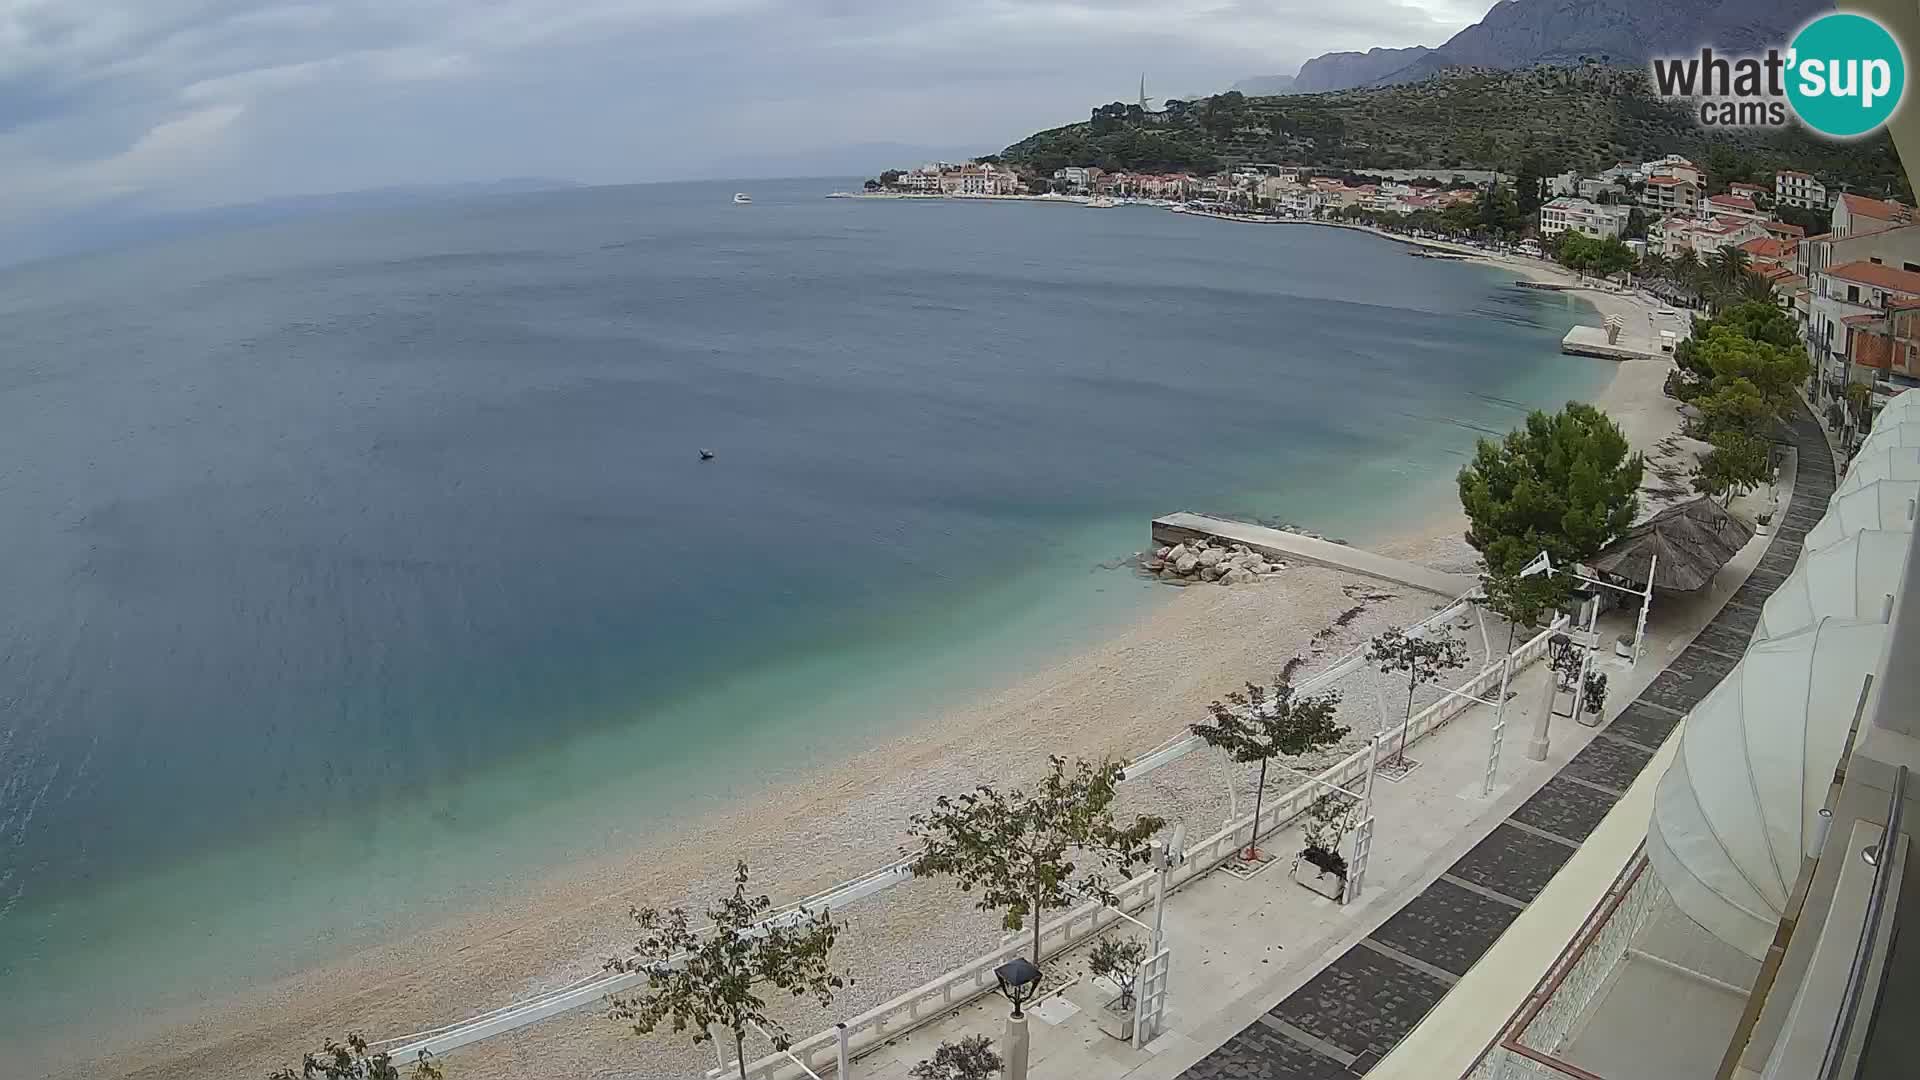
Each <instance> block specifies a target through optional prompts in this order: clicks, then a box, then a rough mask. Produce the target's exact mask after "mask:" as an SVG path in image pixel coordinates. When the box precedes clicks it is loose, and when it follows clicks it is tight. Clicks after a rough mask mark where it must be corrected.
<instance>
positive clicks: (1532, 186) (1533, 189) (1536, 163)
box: [1513, 154, 1548, 221]
mask: <svg viewBox="0 0 1920 1080" xmlns="http://www.w3.org/2000/svg"><path fill="white" fill-rule="evenodd" d="M1547 172H1548V170H1547V166H1546V163H1545V162H1544V161H1542V160H1541V159H1540V156H1539V155H1538V154H1528V155H1527V156H1526V157H1524V158H1521V159H1520V168H1519V169H1518V170H1517V171H1516V172H1515V174H1514V177H1513V202H1514V207H1515V209H1516V210H1517V211H1518V212H1519V214H1520V216H1521V217H1523V218H1526V219H1527V220H1529V221H1531V220H1533V219H1534V218H1535V216H1536V215H1538V214H1539V213H1540V204H1541V203H1543V202H1545V201H1546V177H1547Z"/></svg>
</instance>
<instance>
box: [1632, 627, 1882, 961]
mask: <svg viewBox="0 0 1920 1080" xmlns="http://www.w3.org/2000/svg"><path fill="white" fill-rule="evenodd" d="M1885 634H1886V627H1885V626H1884V625H1882V624H1881V623H1878V622H1841V621H1839V620H1835V619H1825V620H1822V621H1821V622H1820V623H1818V624H1817V625H1815V626H1814V627H1812V628H1811V629H1807V630H1802V631H1800V632H1798V633H1794V634H1786V635H1783V636H1781V637H1776V638H1771V639H1769V640H1767V641H1762V642H1757V643H1755V644H1754V645H1752V646H1751V647H1749V648H1748V649H1747V654H1746V657H1745V658H1744V659H1743V660H1741V661H1740V663H1739V664H1738V665H1736V666H1735V667H1734V669H1733V671H1731V672H1730V673H1728V675H1727V677H1726V679H1725V680H1724V681H1723V682H1721V683H1720V685H1719V686H1717V687H1715V688H1714V689H1713V692H1712V693H1709V694H1708V695H1707V696H1706V698H1705V700H1703V701H1701V702H1700V704H1699V705H1697V706H1695V707H1694V710H1693V712H1692V713H1690V714H1688V717H1687V722H1686V726H1685V727H1684V728H1683V729H1682V732H1681V736H1680V750H1679V753H1678V754H1677V755H1676V756H1675V757H1674V759H1673V764H1672V765H1670V766H1668V768H1667V772H1666V775H1665V776H1662V777H1661V778H1660V787H1659V790H1658V792H1657V793H1656V794H1655V796H1654V806H1653V821H1652V822H1651V824H1650V825H1649V827H1648V829H1647V858H1648V860H1649V862H1650V863H1651V864H1652V866H1653V871H1654V873H1655V874H1657V875H1658V876H1659V878H1660V883H1661V884H1662V885H1664V886H1666V889H1667V892H1668V894H1669V895H1671V896H1672V897H1673V901H1674V903H1675V905H1677V906H1678V907H1679V908H1680V910H1681V911H1683V912H1685V913H1686V914H1687V916H1688V917H1689V918H1691V919H1692V920H1693V921H1694V922H1696V923H1699V924H1700V925H1701V926H1702V927H1704V928H1705V929H1706V930H1707V931H1708V932H1710V933H1711V934H1713V936H1714V937H1717V938H1719V939H1720V940H1721V941H1724V942H1726V943H1727V944H1729V945H1731V946H1733V947H1734V948H1736V949H1739V950H1740V951H1741V952H1743V953H1745V954H1746V955H1748V956H1751V957H1753V958H1754V959H1755V960H1760V959H1763V958H1764V957H1765V955H1766V951H1767V946H1768V944H1770V943H1771V942H1772V940H1773V936H1774V931H1775V929H1776V928H1777V927H1778V925H1779V922H1780V915H1781V912H1783V911H1784V910H1785V909H1786V905H1787V894H1788V893H1789V892H1791V891H1792V889H1793V883H1794V879H1795V878H1796V877H1797V876H1798V875H1799V872H1800V860H1801V859H1802V858H1803V857H1806V856H1811V855H1813V854H1815V853H1817V852H1818V851H1819V849H1820V843H1821V842H1822V840H1823V839H1824V837H1823V835H1822V829H1821V818H1820V808H1821V806H1822V805H1823V804H1824V803H1825V801H1826V797H1827V788H1828V786H1829V785H1830V784H1831V783H1832V781H1833V771H1834V768H1835V767H1836V766H1837V765H1839V763H1840V755H1841V752H1842V751H1843V750H1844V749H1845V745H1846V740H1847V731H1848V729H1849V728H1850V727H1851V726H1852V723H1853V712H1854V705H1855V702H1856V701H1857V700H1858V698H1859V696H1860V687H1861V685H1862V681H1863V680H1864V679H1865V678H1866V676H1867V674H1868V673H1869V672H1871V671H1872V670H1873V667H1874V664H1875V663H1876V662H1877V661H1878V660H1879V657H1880V646H1881V643H1882V640H1883V638H1884V637H1885Z"/></svg>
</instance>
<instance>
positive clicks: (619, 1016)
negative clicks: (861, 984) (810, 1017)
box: [606, 862, 849, 1080]
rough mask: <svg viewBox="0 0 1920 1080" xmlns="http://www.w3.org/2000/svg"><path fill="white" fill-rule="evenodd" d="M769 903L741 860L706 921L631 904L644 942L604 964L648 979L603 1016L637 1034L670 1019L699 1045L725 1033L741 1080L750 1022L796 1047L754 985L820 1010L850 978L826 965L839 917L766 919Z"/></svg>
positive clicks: (779, 1043) (800, 911)
mask: <svg viewBox="0 0 1920 1080" xmlns="http://www.w3.org/2000/svg"><path fill="white" fill-rule="evenodd" d="M772 907H773V901H771V900H769V899H768V898H767V897H765V896H757V897H749V896H748V895H747V864H746V863H744V862H743V863H739V864H737V865H736V866H735V867H734V872H733V893H732V894H731V895H728V896H723V897H721V899H720V902H719V904H718V906H716V907H712V908H709V909H707V912H706V919H707V922H708V923H709V924H710V925H709V926H707V927H696V926H695V925H694V923H693V919H692V916H691V915H690V914H689V913H688V912H687V910H686V909H685V908H673V909H671V910H668V911H660V910H658V909H655V908H638V907H636V908H633V909H631V911H630V912H629V914H630V915H631V917H632V919H633V921H634V923H635V925H637V926H638V927H639V928H640V935H641V936H640V940H639V941H638V942H637V943H635V945H634V946H633V955H632V956H627V957H614V958H613V959H610V960H608V961H607V963H606V967H607V969H608V970H609V971H630V972H642V971H643V972H645V973H646V976H647V985H646V989H645V990H643V991H640V992H638V993H635V994H625V995H617V996H615V997H613V998H611V999H610V1001H609V1006H608V1013H607V1014H608V1016H610V1017H611V1018H613V1019H615V1020H622V1021H626V1022H629V1023H631V1024H632V1025H633V1032H634V1034H636V1035H650V1034H652V1033H653V1032H654V1030H655V1029H657V1028H658V1027H659V1026H660V1024H661V1023H663V1022H670V1023H671V1024H672V1026H673V1030H674V1032H675V1033H676V1034H678V1033H681V1032H688V1031H690V1032H692V1034H693V1042H694V1044H695V1045H696V1046H697V1045H699V1044H700V1043H703V1042H706V1041H708V1040H709V1039H712V1038H714V1032H713V1029H714V1028H715V1027H718V1028H720V1029H721V1030H723V1031H726V1032H729V1033H731V1034H732V1035H733V1053H734V1065H735V1067H736V1068H737V1069H738V1070H739V1073H740V1077H741V1080H746V1075H747V1054H746V1045H747V1031H748V1029H749V1028H757V1029H758V1030H760V1031H762V1032H764V1033H766V1035H767V1037H768V1038H769V1039H770V1040H772V1042H773V1045H774V1047H775V1049H779V1050H785V1049H786V1048H787V1047H789V1046H791V1045H793V1040H792V1039H791V1038H790V1037H789V1036H788V1034H787V1030H786V1028H785V1027H783V1026H782V1025H781V1024H780V1022H779V1021H778V1020H776V1019H774V1018H773V1017H772V1016H770V1015H768V1011H767V1003H766V1001H765V999H763V998H762V997H761V996H760V987H762V986H772V987H773V988H775V989H776V990H780V991H783V992H785V993H786V994H788V995H790V996H792V997H796V998H800V997H810V998H812V999H814V1000H815V1001H817V1002H819V1003H820V1005H821V1007H822V1008H824V1007H826V1006H827V1005H829V1004H831V1003H832V1002H833V992H834V991H835V990H838V989H841V988H842V987H844V986H846V985H848V982H849V980H848V979H847V978H846V977H845V976H844V975H842V974H838V973H836V972H835V971H834V970H833V968H832V966H831V964H830V962H829V959H830V954H831V953H832V952H833V943H834V939H835V938H837V937H838V936H839V934H840V931H841V930H843V929H845V924H844V923H836V922H834V921H833V917H832V915H831V914H830V913H829V912H827V911H824V910H822V911H811V910H808V909H807V908H805V907H798V908H794V909H792V910H791V911H790V912H788V913H787V916H786V917H784V918H779V919H771V920H769V919H768V918H767V913H768V912H769V911H770V910H771V909H772Z"/></svg>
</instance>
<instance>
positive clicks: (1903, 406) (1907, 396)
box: [1873, 390, 1920, 427]
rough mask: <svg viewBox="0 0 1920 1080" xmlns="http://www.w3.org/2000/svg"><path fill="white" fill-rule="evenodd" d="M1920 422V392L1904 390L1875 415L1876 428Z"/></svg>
mask: <svg viewBox="0 0 1920 1080" xmlns="http://www.w3.org/2000/svg"><path fill="white" fill-rule="evenodd" d="M1916 420H1920V390H1902V391H1901V392H1900V393H1898V394H1896V395H1895V396H1894V398H1893V400H1892V401H1889V402H1887V403H1886V405H1884V406H1882V407H1881V409H1880V411H1879V412H1878V413H1875V414H1874V417H1873V423H1874V426H1875V427H1879V426H1881V425H1883V424H1905V423H1909V422H1912V421H1916Z"/></svg>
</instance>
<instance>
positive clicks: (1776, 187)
mask: <svg viewBox="0 0 1920 1080" xmlns="http://www.w3.org/2000/svg"><path fill="white" fill-rule="evenodd" d="M1773 201H1774V202H1776V203H1779V204H1780V205H1781V206H1799V207H1804V208H1806V209H1809V210H1818V209H1820V208H1822V207H1824V206H1826V205H1827V186H1826V185H1825V184H1822V183H1821V182H1820V181H1818V180H1815V179H1814V178H1813V177H1812V175H1810V174H1808V173H1803V172H1795V171H1793V170H1792V169H1782V170H1780V171H1779V172H1777V173H1774V174H1773Z"/></svg>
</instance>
